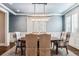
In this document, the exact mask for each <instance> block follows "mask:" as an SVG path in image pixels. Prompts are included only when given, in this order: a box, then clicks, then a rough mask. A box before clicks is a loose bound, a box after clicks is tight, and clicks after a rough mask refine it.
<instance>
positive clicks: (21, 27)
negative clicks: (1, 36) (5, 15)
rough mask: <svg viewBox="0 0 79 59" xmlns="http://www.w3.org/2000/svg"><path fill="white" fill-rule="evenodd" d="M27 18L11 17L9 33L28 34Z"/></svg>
mask: <svg viewBox="0 0 79 59" xmlns="http://www.w3.org/2000/svg"><path fill="white" fill-rule="evenodd" d="M26 23H27V16H14V15H10V20H9V31H10V32H16V31H17V32H26V31H27V27H26V25H27V24H26Z"/></svg>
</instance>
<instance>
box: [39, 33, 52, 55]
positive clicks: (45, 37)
mask: <svg viewBox="0 0 79 59" xmlns="http://www.w3.org/2000/svg"><path fill="white" fill-rule="evenodd" d="M50 44H51V35H50V34H40V35H39V55H40V56H50V55H51V53H50Z"/></svg>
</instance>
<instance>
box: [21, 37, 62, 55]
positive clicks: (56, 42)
mask: <svg viewBox="0 0 79 59" xmlns="http://www.w3.org/2000/svg"><path fill="white" fill-rule="evenodd" d="M21 40H22V41H26V40H25V38H24V37H23V38H21ZM59 41H62V40H61V39H59V38H57V37H51V43H50V44H52V43H55V45H56V50H55V51H56V54H58V42H59ZM38 48H39V42H38ZM22 54H23V52H22Z"/></svg>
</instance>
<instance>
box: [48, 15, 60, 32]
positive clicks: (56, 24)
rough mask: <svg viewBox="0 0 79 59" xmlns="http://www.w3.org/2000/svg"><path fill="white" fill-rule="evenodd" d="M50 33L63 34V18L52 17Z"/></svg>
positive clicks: (49, 25)
mask: <svg viewBox="0 0 79 59" xmlns="http://www.w3.org/2000/svg"><path fill="white" fill-rule="evenodd" d="M47 31H48V32H61V31H62V17H61V16H52V17H50V18H49V21H48V23H47Z"/></svg>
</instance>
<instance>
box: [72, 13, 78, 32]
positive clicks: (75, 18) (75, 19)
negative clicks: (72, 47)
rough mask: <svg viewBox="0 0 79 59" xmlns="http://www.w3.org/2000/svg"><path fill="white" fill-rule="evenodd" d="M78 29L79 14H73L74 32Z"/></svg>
mask: <svg viewBox="0 0 79 59" xmlns="http://www.w3.org/2000/svg"><path fill="white" fill-rule="evenodd" d="M77 29H78V14H77V13H75V14H72V32H77Z"/></svg>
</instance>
